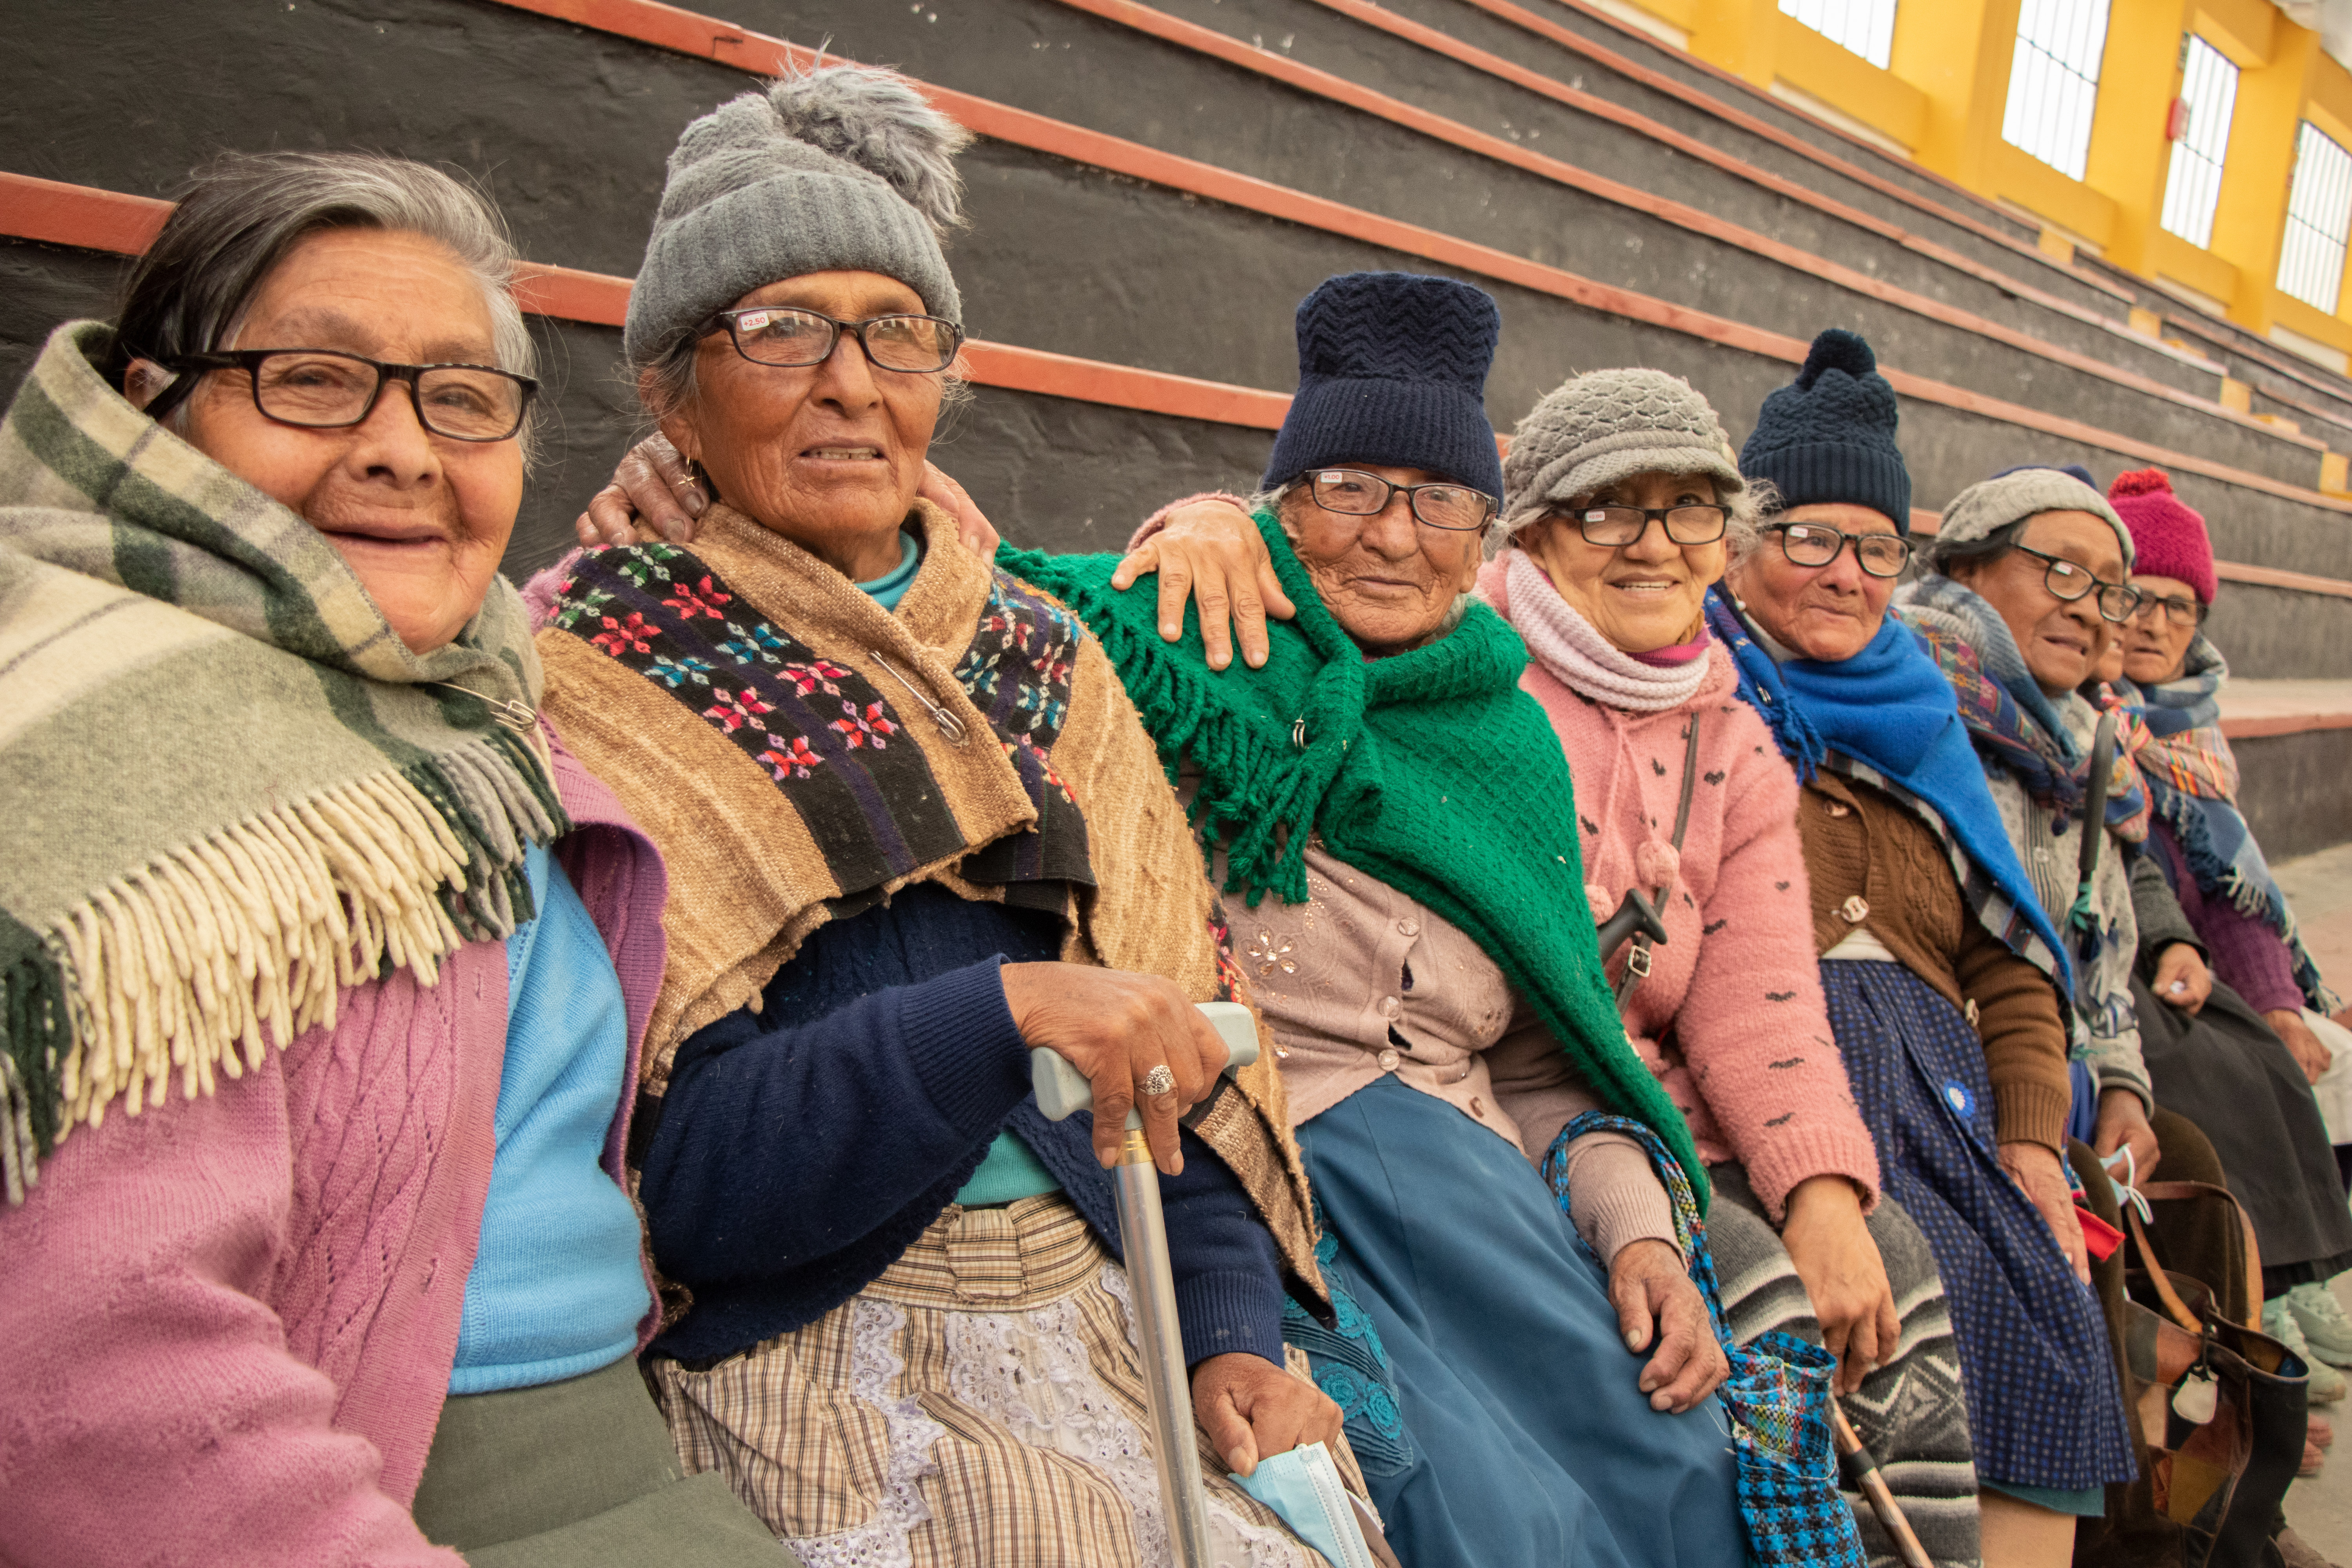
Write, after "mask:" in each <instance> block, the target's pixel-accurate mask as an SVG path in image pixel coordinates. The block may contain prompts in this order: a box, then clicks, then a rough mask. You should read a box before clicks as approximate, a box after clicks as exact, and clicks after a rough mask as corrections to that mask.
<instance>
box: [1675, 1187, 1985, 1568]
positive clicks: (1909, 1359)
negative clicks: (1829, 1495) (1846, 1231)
mask: <svg viewBox="0 0 2352 1568" xmlns="http://www.w3.org/2000/svg"><path fill="white" fill-rule="evenodd" d="M1708 1174H1709V1175H1710V1176H1712V1177H1713V1179H1714V1182H1715V1205H1714V1206H1713V1207H1712V1208H1710V1209H1708V1210H1707V1215H1706V1240H1707V1250H1708V1251H1709V1252H1710V1253H1712V1254H1713V1255H1714V1257H1715V1271H1716V1278H1717V1281H1718V1282H1719V1283H1720V1284H1721V1286H1722V1289H1723V1313H1724V1316H1725V1317H1726V1318H1727V1319H1728V1320H1729V1321H1730V1323H1731V1331H1732V1333H1733V1334H1735V1335H1736V1336H1738V1340H1739V1342H1740V1343H1741V1344H1753V1343H1754V1342H1756V1340H1757V1339H1758V1338H1759V1336H1760V1335H1763V1334H1768V1333H1770V1332H1772V1331H1774V1330H1778V1331H1780V1332H1782V1333H1788V1334H1794V1335H1796V1336H1797V1337H1798V1338H1799V1339H1801V1340H1804V1341H1806V1342H1809V1343H1811V1344H1820V1343H1821V1342H1822V1327H1821V1324H1820V1322H1819V1321H1816V1320H1815V1318H1814V1317H1813V1303H1812V1300H1811V1297H1809V1296H1808V1295H1807V1294H1806V1293H1805V1282H1804V1280H1803V1279H1801V1278H1800V1277H1799V1276H1798V1273H1797V1266H1796V1264H1795V1263H1794V1262H1793V1261H1791V1260H1790V1257H1789V1249H1788V1248H1787V1247H1784V1246H1782V1245H1781V1242H1780V1235H1779V1233H1778V1232H1776V1231H1774V1230H1773V1228H1772V1226H1771V1225H1770V1224H1769V1222H1768V1221H1767V1220H1766V1219H1765V1217H1764V1205H1763V1202H1762V1200H1761V1199H1759V1198H1758V1197H1757V1196H1756V1194H1755V1191H1754V1189H1753V1188H1751V1187H1749V1186H1748V1173H1746V1172H1745V1171H1743V1170H1741V1169H1740V1168H1739V1167H1738V1166H1737V1165H1717V1166H1716V1167H1714V1168H1713V1170H1711V1171H1710V1172H1709V1173H1708ZM1869 1224H1870V1239H1871V1240H1872V1241H1873V1242H1874V1243H1876V1244H1877V1247H1878V1256H1879V1258H1880V1259H1881V1261H1883V1262H1884V1263H1885V1266H1886V1282H1887V1284H1888V1285H1889V1286H1890V1287H1892V1288H1893V1289H1894V1291H1895V1317H1896V1320H1897V1321H1898V1323H1899V1325H1900V1333H1899V1337H1898V1338H1897V1340H1896V1341H1895V1353H1894V1354H1893V1356H1891V1357H1890V1358H1889V1359H1888V1361H1887V1363H1886V1364H1885V1365H1884V1366H1882V1367H1880V1368H1879V1369H1878V1370H1877V1371H1875V1372H1874V1373H1871V1374H1870V1375H1869V1376H1867V1377H1865V1378H1864V1379H1863V1380H1862V1387H1861V1388H1859V1389H1858V1390H1856V1391H1855V1392H1854V1393H1853V1394H1847V1395H1846V1396H1845V1397H1843V1399H1841V1400H1840V1401H1839V1402H1838V1403H1839V1405H1841V1406H1843V1409H1844V1411H1845V1413H1846V1418H1847V1419H1848V1420H1849V1421H1851V1422H1853V1428H1854V1431H1855V1433H1856V1434H1857V1435H1858V1436H1860V1437H1861V1438H1862V1440H1863V1442H1864V1445H1865V1446H1867V1447H1869V1449H1870V1451H1871V1453H1872V1454H1873V1455H1874V1457H1875V1458H1877V1460H1878V1468H1879V1473H1880V1474H1881V1475H1882V1476H1884V1477H1885V1479H1886V1485H1887V1489H1888V1490H1890V1491H1892V1492H1893V1493H1894V1494H1895V1502H1896V1503H1897V1504H1899V1505H1900V1506H1901V1507H1902V1510H1903V1516H1904V1518H1905V1519H1906V1520H1908V1521H1910V1524H1911V1528H1912V1530H1913V1531H1915V1532H1916V1534H1917V1535H1918V1537H1919V1544H1920V1545H1922V1546H1924V1547H1926V1548H1927V1555H1928V1556H1929V1557H1931V1558H1933V1559H1934V1560H1935V1562H1936V1563H1937V1568H1976V1564H1977V1563H1978V1560H1979V1557H1980V1556H1981V1555H1982V1546H1981V1542H1980V1541H1979V1516H1978V1510H1977V1471H1976V1465H1975V1462H1974V1461H1973V1459H1971V1458H1970V1457H1969V1411H1968V1400H1967V1395H1966V1394H1964V1393H1963V1392H1962V1390H1961V1383H1960V1356H1959V1347H1958V1345H1956V1344H1955V1343H1954V1342H1953V1341H1952V1319H1951V1313H1950V1312H1949V1310H1948V1309H1947V1307H1946V1305H1945V1301H1944V1282H1943V1280H1942V1279H1941V1278H1940V1277H1938V1276H1937V1273H1936V1258H1935V1254H1934V1253H1933V1252H1931V1251H1929V1250H1928V1247H1927V1237H1924V1236H1922V1235H1920V1234H1919V1227H1918V1226H1916V1225H1914V1224H1912V1223H1911V1216H1910V1215H1906V1214H1905V1213H1904V1212H1903V1207H1902V1205H1900V1204H1897V1203H1896V1202H1895V1200H1894V1199H1892V1198H1888V1197H1883V1196H1882V1197H1881V1198H1880V1200H1879V1204H1878V1206H1877V1207H1876V1208H1875V1209H1873V1210H1872V1211H1871V1215H1870V1220H1869ZM1845 1500H1846V1502H1847V1504H1848V1506H1850V1507H1851V1508H1852V1509H1853V1517H1854V1520H1855V1521H1856V1522H1857V1523H1858V1524H1859V1525H1860V1526H1861V1528H1862V1543H1863V1546H1864V1548H1865V1549H1866V1550H1867V1551H1868V1552H1869V1553H1870V1561H1871V1563H1873V1565H1874V1568H1900V1565H1901V1560H1900V1559H1899V1558H1898V1557H1896V1556H1895V1543H1894V1541H1893V1540H1892V1538H1890V1537H1889V1536H1888V1535H1887V1533H1886V1531H1885V1530H1884V1529H1882V1528H1881V1527H1880V1525H1879V1522H1878V1516H1877V1515H1876V1514H1875V1513H1874V1512H1872V1511H1871V1508H1870V1505H1869V1504H1868V1503H1867V1502H1866V1501H1864V1499H1863V1497H1862V1494H1861V1493H1859V1492H1854V1491H1849V1492H1847V1493H1846V1494H1845Z"/></svg>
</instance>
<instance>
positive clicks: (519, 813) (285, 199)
mask: <svg viewBox="0 0 2352 1568" xmlns="http://www.w3.org/2000/svg"><path fill="white" fill-rule="evenodd" d="M514 261H515V258H514V253H513V250H512V248H511V247H510V246H509V242H508V240H507V238H506V236H505V232H504V230H503V228H502V226H500V225H499V221H498V218H497V216H496V215H495V214H493V213H492V212H491V211H490V210H489V208H488V205H487V204H486V203H484V202H483V201H482V200H481V198H480V197H479V196H478V195H476V194H475V193H473V192H472V191H469V190H467V188H465V187H464V186H462V185H460V184H457V182H455V181H453V180H452V179H450V178H449V177H448V176H447V175H446V174H441V173H439V172H437V171H436V170H433V169H429V168H426V167H425V166H423V165H421V164H416V163H407V162H404V161H402V160H398V159H390V158H376V157H364V156H355V155H330V154H299V153H279V154H274V155H271V156H267V157H230V158H226V159H224V160H222V161H221V162H220V163H216V164H215V165H214V166H212V167H210V168H208V169H206V170H205V171H203V172H202V173H201V174H198V176H197V177H196V179H195V181H194V184H193V186H192V188H191V189H190V191H189V192H188V194H187V195H186V196H185V198H184V200H182V201H181V202H180V203H179V204H178V205H176V206H175V207H174V208H173V211H172V214H171V216H169V217H168V218H167V219H166V220H165V222H164V224H163V230H162V232H161V233H160V234H159V235H158V236H157V237H156V239H155V241H154V243H153V244H152V246H151V247H149V249H148V251H147V253H146V255H145V256H144V257H143V258H142V259H141V261H140V262H139V263H138V265H137V266H136V267H135V268H133V269H132V271H131V277H130V279H129V281H128V284H127V287H126V289H125V293H124V296H123V300H122V304H121V310H120V312H119V314H118V316H117V319H116V322H115V324H114V325H113V326H108V325H107V324H105V323H102V322H98V321H79V322H73V323H70V324H68V325H67V326H64V327H61V328H59V329H58V331H57V332H56V333H55V334H54V335H53V336H52V337H51V338H50V340H49V342H48V345H47V348H46V349H44V351H43V352H42V354H41V356H40V358H39V360H38V361H37V363H35V365H34V367H33V369H32V371H31V373H30V374H29V375H28V376H27V377H26V381H25V384H24V385H23V386H22V387H21V388H20V389H19V391H18V393H17V395H16V401H15V403H14V405H12V406H11V408H10V409H9V412H8V414H7V416H6V421H5V436H0V500H5V502H6V503H7V505H6V506H5V509H0V650H5V651H0V712H5V714H6V715H7V723H6V725H5V736H4V737H0V752H5V763H0V812H5V816H6V819H7V820H8V821H9V822H10V823H12V824H14V825H16V826H17V827H18V828H19V829H20V831H19V832H17V833H16V835H15V837H12V839H11V842H10V846H9V851H8V853H7V854H6V855H5V857H0V1102H5V1111H6V1117H5V1125H0V1167H5V1175H6V1189H7V1192H6V1195H7V1204H8V1206H7V1207H5V1209H0V1258H5V1259H6V1262H5V1272H6V1278H7V1288H6V1289H5V1290H0V1331H5V1334H6V1335H7V1338H8V1342H9V1344H10V1345H11V1347H12V1349H11V1351H10V1352H9V1354H8V1355H7V1356H5V1358H0V1408H5V1410H6V1411H7V1413H8V1425H9V1434H10V1435H9V1438H8V1441H7V1444H6V1452H5V1457H0V1559H5V1560H6V1561H7V1562H9V1563H22V1564H40V1565H47V1564H56V1565H58V1568H67V1565H79V1564H85V1563H129V1562H142V1563H144V1562H173V1563H231V1562H233V1563H252V1564H268V1565H283V1568H333V1565H341V1564H354V1565H355V1564H361V1563H365V1564H369V1565H371V1568H380V1565H385V1564H417V1565H420V1568H421V1565H424V1564H436V1565H443V1568H457V1564H458V1563H459V1562H460V1559H459V1557H458V1556H457V1552H456V1551H452V1550H449V1548H452V1547H455V1548H457V1549H459V1550H462V1551H464V1552H467V1554H468V1556H469V1558H470V1560H471V1561H472V1562H473V1563H475V1564H476V1565H477V1568H482V1565H486V1564H501V1565H506V1568H524V1565H532V1564H541V1563H565V1564H592V1565H593V1564H614V1565H616V1568H617V1565H618V1564H623V1563H640V1562H643V1561H645V1557H646V1542H651V1541H657V1542H660V1547H659V1551H660V1552H661V1555H662V1557H663V1560H664V1561H665V1562H667V1563H674V1564H677V1565H678V1568H688V1565H698V1568H720V1565H726V1568H736V1565H743V1568H749V1565H751V1564H755V1563H782V1562H787V1561H789V1559H788V1557H786V1555H785V1554H783V1553H782V1552H780V1550H779V1549H778V1548H777V1546H776V1544H775V1542H774V1541H773V1539H772V1537H771V1536H769V1535H768V1533H767V1532H766V1531H764V1530H763V1529H762V1528H761V1525H760V1522H759V1521H757V1520H756V1519H754V1518H752V1517H751V1514H750V1513H749V1511H748V1510H744V1509H743V1508H742V1507H741V1505H740V1504H739V1503H737V1502H736V1501H735V1500H734V1499H733V1498H732V1497H730V1495H728V1493H727V1491H726V1489H724V1487H722V1486H720V1485H719V1484H717V1483H716V1482H715V1481H710V1480H705V1479H694V1480H687V1481H681V1480H680V1479H679V1473H678V1466H677V1458H676V1455H675V1454H674V1453H673V1452H672V1451H671V1448H670V1446H669V1442H668V1437H667V1432H666V1431H665V1430H664V1428H663V1426H662V1422H661V1418H660V1415H659V1413H658V1412H657V1411H656V1409H655V1407H654V1405H653V1403H652V1402H651V1401H650V1400H649V1399H648V1398H646V1392H645V1387H644V1384H643V1383H642V1381H641V1380H640V1379H639V1377H638V1375H637V1371H636V1366H635V1351H636V1350H637V1348H638V1347H639V1346H640V1345H641V1344H642V1343H643V1342H644V1341H645V1339H646V1337H647V1336H649V1335H650V1334H651V1332H652V1331H653V1328H654V1324H655V1321H656V1313H655V1311H654V1299H653V1293H652V1290H651V1289H650V1287H649V1283H648V1279H647V1275H646V1268H645V1264H644V1260H643V1255H642V1252H641V1247H640V1239H639V1230H638V1224H637V1218H636V1215H635V1210H634V1209H633V1208H632V1206H631V1204H630V1201H629V1196H628V1194H627V1192H626V1191H625V1188H624V1187H623V1185H622V1184H621V1181H620V1152H621V1149H622V1147H623V1144H624V1142H625V1138H626V1136H627V1133H628V1130H629V1125H630V1112H631V1109H632V1106H633V1105H634V1103H635V1096H634V1094H633V1093H632V1092H630V1089H631V1079H632V1076H633V1068H634V1063H635V1056H636V1052H637V1047H638V1042H639V1039H640V1037H641V1035H642V1031H643V1027H644V1025H645V1020H646V1014H647V1011H648V1010H649V1008H650V1007H651V1005H652V1002H653V984H652V982H653V980H654V978H655V977H656V975H657V974H658V973H659V972H660V968H661V963H662V958H661V934H660V925H659V915H660V910H661V907H662V899H663V888H664V872H663V867H662V862H661V858H660V857H659V855H658V854H656V851H655V849H654V847H653V846H652V844H651V843H649V842H648V841H647V840H646V837H645V836H644V835H643V834H641V833H640V832H638V830H637V829H636V827H635V825H634V824H633V823H632V822H631V821H630V820H629V818H628V816H626V815H625V813H624V812H623V811H622V810H621V809H620V807H619V805H617V804H616V803H615V802H614V799H613V797H612V795H610V794H609V793H608V792H606V791H605V790H604V787H603V786H602V785H601V784H599V783H598V782H597V781H596V779H595V778H594V777H593V776H592V775H591V774H590V773H588V772H587V770H585V769H584V768H583V767H582V766H581V765H580V763H578V762H577V761H575V760H574V759H573V758H572V755H571V754H570V753H569V752H567V751H565V750H564V748H563V745H562V741H561V740H560V739H559V738H558V737H557V736H556V734H555V733H554V731H552V730H551V729H550V728H549V727H548V726H547V724H546V723H545V721H544V720H543V718H542V717H541V715H540V714H539V713H538V712H537V711H536V710H537V709H538V707H539V703H540V700H541V686H542V677H541V663H540V660H539V658H538V656H537V655H536V653H535V652H534V651H533V649H532V646H531V641H530V630H529V625H528V622H527V619H526V617H525V616H524V613H523V607H522V605H521V604H520V601H519V600H518V599H517V597H516V595H515V591H514V589H513V588H512V587H511V586H510V585H509V584H507V583H506V582H505V581H504V580H503V579H501V578H499V576H498V575H497V568H498V563H499V554H500V552H501V551H502V550H503V549H504V547H505V545H506V542H507V540H508V538H509V535H510V534H511V533H512V531H513V529H514V524H515V514H516V509H517V505H518V503H519V501H520V498H521V494H522V483H523V475H524V469H525V449H526V447H527V444H528V440H529V436H530V418H529V416H530V405H531V395H532V393H533V392H534V391H535V390H536V383H535V382H534V381H533V380H532V379H531V374H530V373H531V369H532V354H531V340H530V333H529V331H528V330H527V329H526V328H525V326H524V323H523V321H522V317H521V314H520V311H519V310H517V308H516V306H515V302H514V300H513V299H512V298H511V297H510V295H509V292H508V279H509V275H510V273H511V270H512V268H513V266H514ZM118 389H119V390H118ZM436 1543H438V1544H436Z"/></svg>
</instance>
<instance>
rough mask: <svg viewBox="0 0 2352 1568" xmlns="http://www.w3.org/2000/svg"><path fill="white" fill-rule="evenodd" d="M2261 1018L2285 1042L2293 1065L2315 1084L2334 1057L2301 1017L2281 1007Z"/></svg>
mask: <svg viewBox="0 0 2352 1568" xmlns="http://www.w3.org/2000/svg"><path fill="white" fill-rule="evenodd" d="M2263 1020H2264V1021H2265V1022H2267V1023H2268V1024H2269V1025H2270V1026H2271V1027H2272V1028H2273V1030H2275V1031H2276V1032H2277V1034H2278V1037H2279V1038H2280V1039H2282V1040H2284V1041H2285V1042H2286V1048H2287V1049H2288V1050H2289V1051H2291V1052H2293V1053H2294V1065H2295V1066H2297V1067H2299V1068H2302V1069H2303V1076H2304V1077H2305V1079H2309V1080H2310V1081H2311V1082H2313V1083H2317V1082H2318V1081H2319V1075H2320V1074H2322V1073H2324V1072H2326V1070H2327V1069H2328V1068H2329V1067H2330V1066H2331V1065H2332V1064H2333V1063H2334V1062H2335V1060H2336V1057H2335V1054H2334V1053H2333V1052H2331V1051H2330V1050H2328V1048H2327V1047H2326V1046H2324V1045H2322V1044H2320V1042H2319V1037H2318V1036H2317V1035H2315V1034H2313V1033H2312V1032H2311V1026H2310V1025H2308V1024H2306V1023H2305V1022H2304V1021H2303V1015H2302V1014H2301V1013H2299V1012H2289V1011H2288V1010H2287V1009H2286V1008H2284V1007H2281V1008H2278V1009H2276V1010H2274V1011H2273V1012H2269V1013H2265V1014H2263Z"/></svg>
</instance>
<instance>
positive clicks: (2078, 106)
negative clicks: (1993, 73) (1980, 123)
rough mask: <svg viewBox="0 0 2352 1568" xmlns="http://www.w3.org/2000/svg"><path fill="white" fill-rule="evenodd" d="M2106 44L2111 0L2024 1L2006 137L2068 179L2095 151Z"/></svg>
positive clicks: (2003, 124)
mask: <svg viewBox="0 0 2352 1568" xmlns="http://www.w3.org/2000/svg"><path fill="white" fill-rule="evenodd" d="M2106 47H2107V0H2024V4H2023V5H2022V6H2021V8H2020V9H2019V11H2018V14H2017V52H2016V54H2015V55H2014V56H2012V57H2011V59H2010V65H2009V107H2008V109H2007V110H2006V111H2005V112H2004V113H2003V114H2002V116H2001V122H2000V135H2001V140H2002V141H2004V142H2008V143H2009V144H2010V145H2011V146H2012V147H2015V148H2017V149H2019V150H2020V151H2021V152H2024V153H2031V154H2032V156H2034V157H2036V158H2039V159H2041V160H2042V162H2043V163H2047V164H2049V165H2050V166H2051V167H2052V168H2053V169H2055V170H2057V171H2058V172H2059V173H2060V174H2063V175H2065V176H2066V177H2067V178H2068V179H2070V180H2079V179H2081V178H2082V177H2083V170H2084V163H2086V161H2087V160H2088V159H2089V157H2090V154H2091V112H2092V110H2095V108H2097V107H2098V101H2099V56H2100V54H2101V53H2102V52H2103V51H2104V50H2105V48H2106Z"/></svg>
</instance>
